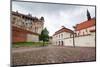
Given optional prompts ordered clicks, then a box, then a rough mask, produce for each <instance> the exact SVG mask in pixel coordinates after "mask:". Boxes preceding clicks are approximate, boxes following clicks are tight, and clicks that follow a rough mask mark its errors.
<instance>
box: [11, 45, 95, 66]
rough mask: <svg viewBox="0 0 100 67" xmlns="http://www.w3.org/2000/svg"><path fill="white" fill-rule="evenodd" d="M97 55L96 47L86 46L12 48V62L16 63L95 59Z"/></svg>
mask: <svg viewBox="0 0 100 67" xmlns="http://www.w3.org/2000/svg"><path fill="white" fill-rule="evenodd" d="M95 57H96V56H95V48H86V47H76V48H73V47H63V46H47V47H36V48H12V64H14V65H30V64H46V63H65V62H75V61H95Z"/></svg>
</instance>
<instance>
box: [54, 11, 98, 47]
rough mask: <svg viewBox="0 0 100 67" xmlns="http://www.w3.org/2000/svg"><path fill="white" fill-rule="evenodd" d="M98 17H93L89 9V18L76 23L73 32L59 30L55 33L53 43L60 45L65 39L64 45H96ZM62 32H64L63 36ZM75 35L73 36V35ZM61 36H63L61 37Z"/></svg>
mask: <svg viewBox="0 0 100 67" xmlns="http://www.w3.org/2000/svg"><path fill="white" fill-rule="evenodd" d="M95 26H96V18H91V16H90V13H89V11H88V10H87V20H86V21H84V22H81V23H80V24H76V26H74V31H73V33H70V32H69V31H66V32H65V31H63V29H60V30H58V31H57V32H55V34H54V35H53V44H55V45H58V44H59V43H61V42H62V41H63V43H64V44H63V45H64V46H79V47H95V46H96V45H95V42H96V34H95V33H96V27H95ZM61 34H64V35H63V37H62V35H61ZM71 35H73V36H71ZM60 36H61V38H60Z"/></svg>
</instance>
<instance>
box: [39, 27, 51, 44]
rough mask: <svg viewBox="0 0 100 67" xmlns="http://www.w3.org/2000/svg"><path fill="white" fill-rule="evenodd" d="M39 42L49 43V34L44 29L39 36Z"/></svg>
mask: <svg viewBox="0 0 100 67" xmlns="http://www.w3.org/2000/svg"><path fill="white" fill-rule="evenodd" d="M39 40H40V41H43V42H45V41H49V32H48V30H47V29H46V28H44V29H43V30H42V32H41V34H40V35H39Z"/></svg>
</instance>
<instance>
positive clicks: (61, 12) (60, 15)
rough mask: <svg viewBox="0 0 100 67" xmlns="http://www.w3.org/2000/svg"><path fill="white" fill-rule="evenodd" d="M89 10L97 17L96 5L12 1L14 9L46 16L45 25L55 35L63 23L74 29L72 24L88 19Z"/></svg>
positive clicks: (33, 14)
mask: <svg viewBox="0 0 100 67" xmlns="http://www.w3.org/2000/svg"><path fill="white" fill-rule="evenodd" d="M87 9H88V10H89V12H90V14H91V16H92V17H95V7H93V6H79V5H67V4H66V5H65V4H50V3H35V2H17V1H13V2H12V10H13V11H19V12H21V13H23V14H28V13H31V14H32V16H37V17H41V16H44V18H45V22H44V26H45V27H47V29H48V30H49V32H50V35H53V34H54V32H55V31H57V30H58V29H59V28H60V27H61V26H62V25H64V26H65V27H67V28H69V29H72V30H73V28H72V26H74V25H76V24H77V23H81V22H83V21H85V20H87V17H86V11H87Z"/></svg>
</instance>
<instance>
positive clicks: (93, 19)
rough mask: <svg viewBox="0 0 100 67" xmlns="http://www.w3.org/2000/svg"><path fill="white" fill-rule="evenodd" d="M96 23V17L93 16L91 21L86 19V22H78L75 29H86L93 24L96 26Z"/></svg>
mask: <svg viewBox="0 0 100 67" xmlns="http://www.w3.org/2000/svg"><path fill="white" fill-rule="evenodd" d="M95 24H96V22H95V18H92V19H91V20H89V21H85V22H82V23H80V24H77V25H76V27H75V31H78V30H82V29H86V28H88V27H91V26H95Z"/></svg>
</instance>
